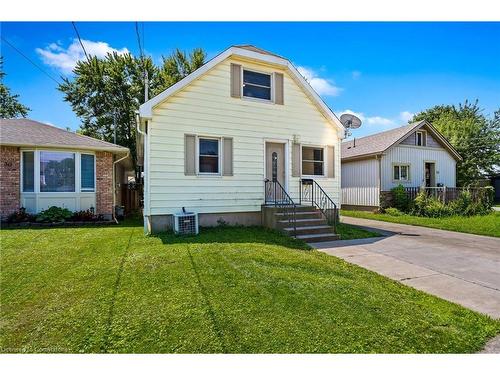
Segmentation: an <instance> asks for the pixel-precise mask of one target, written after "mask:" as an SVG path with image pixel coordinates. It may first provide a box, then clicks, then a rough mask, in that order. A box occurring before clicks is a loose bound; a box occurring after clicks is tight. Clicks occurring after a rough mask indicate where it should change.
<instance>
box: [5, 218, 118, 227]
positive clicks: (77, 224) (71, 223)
mask: <svg viewBox="0 0 500 375" xmlns="http://www.w3.org/2000/svg"><path fill="white" fill-rule="evenodd" d="M102 225H116V222H115V221H113V220H102V221H64V222H59V223H36V222H29V221H27V222H22V223H7V222H2V224H1V227H2V228H48V227H81V226H102Z"/></svg>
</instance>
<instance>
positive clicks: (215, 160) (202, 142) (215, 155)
mask: <svg viewBox="0 0 500 375" xmlns="http://www.w3.org/2000/svg"><path fill="white" fill-rule="evenodd" d="M219 148H220V147H219V139H213V138H199V146H198V150H199V155H198V172H199V173H212V174H218V173H219Z"/></svg>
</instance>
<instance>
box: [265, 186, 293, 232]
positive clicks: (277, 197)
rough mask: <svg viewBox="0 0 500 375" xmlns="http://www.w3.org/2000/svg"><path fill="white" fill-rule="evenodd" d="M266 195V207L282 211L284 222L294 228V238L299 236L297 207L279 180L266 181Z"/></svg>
mask: <svg viewBox="0 0 500 375" xmlns="http://www.w3.org/2000/svg"><path fill="white" fill-rule="evenodd" d="M264 194H265V204H266V206H274V207H277V208H279V209H280V212H281V213H282V214H283V220H287V221H288V224H289V225H291V227H293V237H296V235H297V214H296V213H297V205H296V204H295V202H294V201H293V200H292V198H290V196H289V195H288V193H287V192H286V190H285V189H284V188H283V186H281V184H280V183H279V181H277V180H269V179H267V178H266V179H265V180H264Z"/></svg>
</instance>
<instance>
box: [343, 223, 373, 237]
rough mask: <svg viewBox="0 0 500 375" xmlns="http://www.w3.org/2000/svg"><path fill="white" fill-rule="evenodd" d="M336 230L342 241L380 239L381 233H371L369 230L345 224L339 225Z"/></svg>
mask: <svg viewBox="0 0 500 375" xmlns="http://www.w3.org/2000/svg"><path fill="white" fill-rule="evenodd" d="M336 230H337V234H338V235H339V237H340V239H341V240H354V239H358V238H371V237H380V234H379V233H375V232H370V231H368V230H365V229H362V228H358V227H355V226H353V225H349V224H344V223H337V227H336Z"/></svg>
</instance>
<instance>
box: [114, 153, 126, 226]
mask: <svg viewBox="0 0 500 375" xmlns="http://www.w3.org/2000/svg"><path fill="white" fill-rule="evenodd" d="M129 155H130V151H128V150H127V155H125V156H124V157H123V158H120V159H118V160H116V161H114V162H113V219H114V220H115V223H116V224H118V220H117V219H116V213H115V207H116V164H118V163H119V162H121V161H122V160H125V159H126V158H128V157H129Z"/></svg>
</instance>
